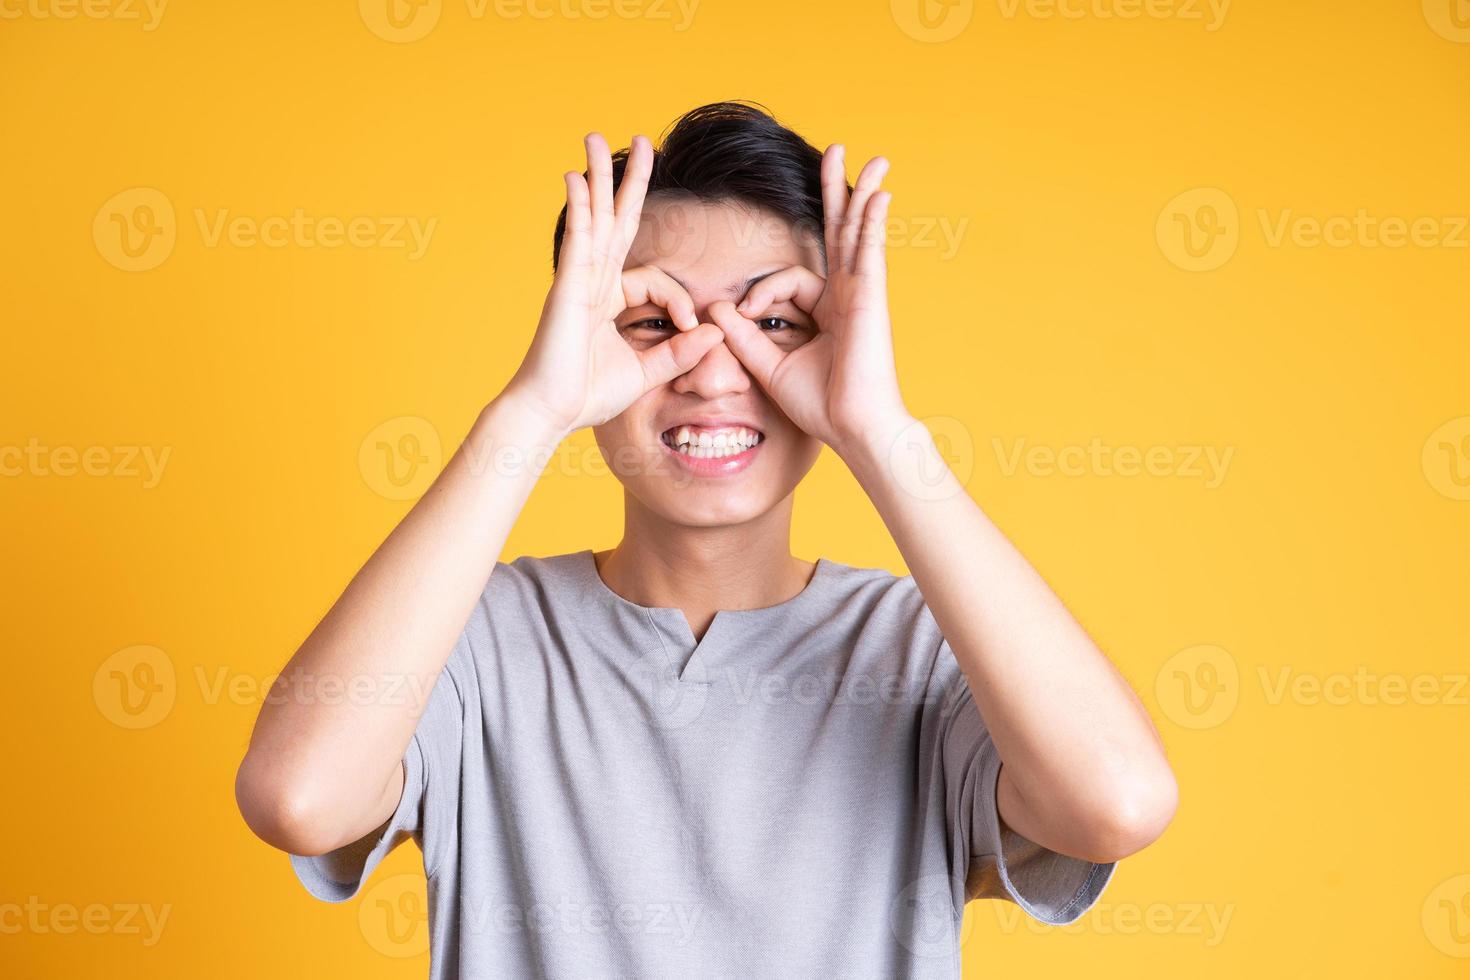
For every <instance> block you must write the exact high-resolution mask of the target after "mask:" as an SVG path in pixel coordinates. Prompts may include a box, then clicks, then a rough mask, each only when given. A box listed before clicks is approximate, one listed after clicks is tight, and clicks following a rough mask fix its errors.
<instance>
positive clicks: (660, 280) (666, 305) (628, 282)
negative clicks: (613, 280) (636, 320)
mask: <svg viewBox="0 0 1470 980" xmlns="http://www.w3.org/2000/svg"><path fill="white" fill-rule="evenodd" d="M623 301H624V302H625V303H626V304H627V305H626V306H625V307H624V309H629V310H631V309H633V308H634V307H636V306H644V305H647V304H649V303H652V304H653V305H654V306H657V307H659V308H660V309H664V310H667V311H668V313H669V317H670V318H671V319H672V320H673V321H674V326H676V327H678V328H679V329H680V330H687V331H692V330H693V329H694V328H695V327H697V326H699V318H698V317H696V316H695V315H694V300H693V299H692V298H690V296H689V293H688V292H686V291H685V289H684V287H683V286H681V285H679V284H678V283H677V282H676V281H674V277H673V276H671V275H669V274H668V273H667V272H665V271H663V270H662V269H658V268H655V267H654V266H651V265H644V266H639V267H638V268H636V269H628V270H626V271H624V272H623Z"/></svg>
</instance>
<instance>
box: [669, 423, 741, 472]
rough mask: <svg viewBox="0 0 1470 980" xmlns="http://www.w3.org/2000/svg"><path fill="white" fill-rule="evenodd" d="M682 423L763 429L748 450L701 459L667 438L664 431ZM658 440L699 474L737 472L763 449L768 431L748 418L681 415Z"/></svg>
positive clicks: (679, 461) (708, 426)
mask: <svg viewBox="0 0 1470 980" xmlns="http://www.w3.org/2000/svg"><path fill="white" fill-rule="evenodd" d="M681 425H698V426H703V427H705V428H710V429H715V428H736V427H739V426H744V427H745V428H747V429H754V430H755V431H756V432H759V433H760V434H761V439H760V442H757V443H756V444H755V445H754V446H751V447H750V448H749V449H747V450H745V451H744V452H740V453H736V454H735V455H734V456H721V457H719V458H718V459H700V458H698V457H695V456H686V455H685V454H684V453H681V452H679V451H678V450H677V449H675V448H674V447H673V446H670V445H669V444H668V443H666V442H664V438H663V437H664V433H665V432H668V431H669V429H676V428H678V427H679V426H681ZM658 444H659V445H660V446H662V447H663V451H664V452H666V453H668V454H669V455H670V456H672V457H674V461H675V462H676V463H678V464H679V465H680V466H682V467H684V469H685V470H686V471H687V472H689V473H692V474H693V475H695V476H710V477H715V476H734V475H735V474H736V473H739V472H740V471H741V470H743V469H745V468H746V467H747V466H749V465H750V464H751V463H753V462H754V461H755V454H756V453H758V452H760V451H761V447H762V446H764V445H765V444H766V433H765V430H764V429H762V428H760V426H757V425H754V424H752V423H750V422H748V421H746V420H744V419H735V418H725V417H721V418H711V417H709V416H705V417H703V418H699V417H694V418H681V419H680V420H679V421H677V422H675V423H674V424H673V425H670V426H668V427H667V428H663V429H660V430H659V433H658Z"/></svg>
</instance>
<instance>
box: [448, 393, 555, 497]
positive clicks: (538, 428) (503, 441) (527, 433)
mask: <svg viewBox="0 0 1470 980" xmlns="http://www.w3.org/2000/svg"><path fill="white" fill-rule="evenodd" d="M567 435H568V429H567V428H566V427H565V426H564V425H562V424H561V423H559V422H557V421H555V420H554V419H552V418H550V417H549V416H548V415H547V414H546V412H545V411H544V410H543V409H541V408H539V407H538V406H536V405H535V404H533V403H531V402H528V401H523V400H522V399H520V398H519V397H516V396H513V395H508V394H506V393H502V394H500V395H498V396H496V397H495V398H494V399H493V400H492V401H491V402H490V403H489V404H488V405H486V406H485V407H484V408H483V409H481V410H480V415H479V417H478V418H476V419H475V423H474V426H473V427H472V428H471V430H470V433H469V436H468V438H467V439H466V440H465V442H466V447H465V449H466V459H467V460H468V462H469V464H470V468H471V472H473V473H476V474H481V475H483V474H486V473H493V474H495V475H497V476H500V477H520V476H526V475H530V476H532V477H539V476H540V475H541V473H542V471H543V470H545V469H546V467H547V465H548V464H549V463H550V462H551V458H552V456H553V455H554V454H555V453H556V448H557V446H558V445H560V444H561V441H562V439H564V438H565V437H566V436H567Z"/></svg>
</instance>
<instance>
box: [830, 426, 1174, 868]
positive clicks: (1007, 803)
mask: <svg viewBox="0 0 1470 980" xmlns="http://www.w3.org/2000/svg"><path fill="white" fill-rule="evenodd" d="M915 437H917V438H915ZM906 438H908V439H912V440H913V444H912V447H911V449H910V450H909V451H905V452H901V453H897V454H890V453H888V452H880V451H878V450H877V449H876V448H874V447H873V446H870V445H863V444H860V445H858V446H856V447H845V448H844V451H843V455H844V459H846V460H847V461H848V463H849V465H850V466H851V467H852V469H853V472H854V474H855V475H856V476H857V479H858V481H859V483H860V484H861V485H862V486H863V488H864V489H865V490H866V491H867V493H868V495H869V497H870V498H871V499H872V500H873V502H874V505H875V506H876V507H877V509H878V511H879V513H880V515H881V516H882V518H883V520H884V523H885V524H886V525H887V527H888V529H889V531H890V533H891V534H892V535H893V538H894V541H895V543H896V544H897V545H898V547H899V550H900V552H902V554H903V556H904V560H905V561H906V562H907V564H908V566H909V570H910V572H911V573H912V575H913V576H914V581H915V583H916V584H917V585H918V587H919V590H920V592H921V593H922V594H923V596H924V599H925V602H926V604H927V605H928V606H929V609H930V611H931V612H932V613H933V614H934V618H935V620H936V622H937V623H938V624H939V627H940V630H941V631H942V632H943V634H944V636H945V638H946V639H947V640H948V641H949V645H950V647H951V648H952V649H953V650H954V653H955V659H956V660H957V661H958V662H959V665H960V667H961V668H962V669H963V671H964V674H965V677H966V679H967V681H968V683H969V685H970V689H971V691H972V692H973V694H974V697H975V702H976V705H977V706H978V707H979V709H980V712H981V714H982V715H983V716H984V718H985V722H986V725H987V727H988V729H989V731H990V733H991V737H992V739H993V740H994V743H995V746H996V750H997V752H998V753H999V754H1000V757H1001V760H1002V761H1003V763H1004V769H1003V779H1002V784H1003V786H1002V796H1003V797H1004V796H1007V795H1009V794H1008V793H1007V790H1006V787H1005V785H1004V784H1005V783H1007V782H1008V783H1009V784H1010V790H1011V791H1012V792H1013V794H1014V795H1011V796H1010V798H1009V799H1002V801H1001V805H1002V808H1003V809H1004V810H1006V816H1007V818H1008V822H1009V823H1010V824H1011V825H1012V826H1014V827H1015V829H1016V830H1018V831H1020V832H1021V833H1022V834H1024V835H1025V836H1027V837H1030V838H1031V839H1032V840H1035V841H1037V842H1038V843H1041V844H1043V845H1046V846H1050V847H1052V848H1053V849H1056V850H1062V851H1068V852H1073V853H1077V852H1083V851H1097V850H1098V849H1099V847H1102V846H1116V845H1115V844H1108V843H1106V842H1117V841H1119V840H1121V839H1127V838H1130V837H1131V838H1135V839H1136V838H1138V837H1140V836H1145V837H1146V836H1147V835H1148V833H1149V827H1150V825H1151V824H1153V823H1157V822H1158V821H1160V820H1162V821H1163V822H1167V820H1168V819H1169V816H1170V815H1172V808H1173V802H1172V800H1173V794H1174V793H1175V786H1174V783H1173V776H1172V773H1171V772H1170V769H1169V766H1168V763H1167V761H1166V759H1165V756H1164V752H1163V746H1162V742H1161V741H1160V739H1159V736H1158V732H1157V730H1156V729H1155V728H1154V725H1153V722H1152V721H1151V720H1150V719H1149V717H1148V714H1147V712H1146V710H1145V709H1144V707H1143V705H1142V704H1141V703H1140V701H1139V700H1138V697H1137V695H1135V694H1134V692H1133V690H1132V689H1131V688H1130V687H1129V686H1128V683H1127V682H1126V680H1125V679H1124V678H1123V677H1122V675H1121V674H1119V673H1118V671H1117V670H1116V669H1115V668H1114V666H1113V665H1112V663H1111V662H1110V661H1109V660H1108V659H1107V657H1106V656H1105V655H1104V654H1103V653H1102V651H1100V650H1099V649H1098V648H1097V646H1096V645H1095V644H1094V643H1093V642H1092V640H1091V639H1090V638H1089V637H1088V635H1087V633H1086V631H1085V630H1084V629H1083V628H1082V626H1081V625H1080V624H1079V623H1078V622H1077V621H1076V620H1075V619H1074V618H1073V617H1072V615H1071V614H1070V613H1069V612H1068V611H1067V609H1066V607H1065V606H1064V605H1063V604H1062V602H1061V600H1059V599H1058V598H1057V596H1056V595H1055V593H1053V592H1052V590H1051V589H1050V587H1048V586H1047V584H1046V582H1045V581H1044V580H1043V579H1042V578H1041V576H1040V574H1038V573H1037V571H1036V570H1035V569H1034V568H1033V567H1032V566H1031V564H1030V563H1029V562H1027V561H1026V559H1025V558H1024V557H1023V556H1022V555H1021V554H1020V552H1018V551H1017V550H1016V548H1015V547H1014V546H1013V545H1012V544H1011V543H1010V541H1008V540H1007V539H1006V537H1005V535H1004V534H1002V533H1001V532H1000V530H999V529H998V528H996V526H995V525H994V524H993V523H992V522H991V521H990V519H989V518H988V517H987V516H986V515H985V514H984V512H983V511H982V510H981V509H980V507H979V506H978V505H977V504H976V503H975V501H974V500H973V499H971V498H970V496H969V494H968V493H966V492H965V490H964V487H963V486H962V485H961V484H960V483H959V481H958V479H957V478H956V477H955V476H954V474H953V472H952V471H950V469H949V467H948V465H947V464H946V462H945V461H944V459H943V457H942V456H941V455H940V453H939V452H938V450H937V448H936V447H935V446H934V444H933V442H932V440H931V439H930V438H929V435H928V433H927V431H926V430H925V429H924V428H923V427H922V426H912V427H910V428H909V429H908V433H907V436H906ZM872 441H873V442H877V441H878V440H872ZM924 473H927V474H935V473H938V474H940V476H941V480H940V481H939V482H938V483H935V482H933V480H932V477H931V479H930V481H929V482H924V481H922V480H921V479H920V475H921V474H924ZM1159 829H1162V828H1161V827H1160V828H1159ZM1099 842H1104V843H1099Z"/></svg>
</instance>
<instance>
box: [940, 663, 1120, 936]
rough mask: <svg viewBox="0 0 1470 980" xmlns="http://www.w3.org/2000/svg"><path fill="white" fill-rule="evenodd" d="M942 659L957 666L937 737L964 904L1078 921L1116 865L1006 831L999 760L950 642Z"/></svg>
mask: <svg viewBox="0 0 1470 980" xmlns="http://www.w3.org/2000/svg"><path fill="white" fill-rule="evenodd" d="M940 657H941V660H942V661H943V660H946V659H947V661H948V664H951V665H954V666H953V668H952V670H942V671H941V672H942V673H943V674H945V675H946V676H947V677H948V678H949V683H948V684H947V686H946V689H945V694H944V698H943V708H942V710H941V717H940V733H941V735H940V737H941V739H942V747H941V755H942V758H943V772H944V784H945V790H944V801H945V817H946V822H947V827H948V830H949V833H950V839H951V841H952V843H953V852H952V853H953V854H954V867H953V868H952V872H953V873H954V875H955V877H956V879H957V881H956V885H957V886H962V887H963V894H964V896H965V901H967V902H968V901H970V900H972V899H977V898H998V899H1003V900H1005V901H1010V902H1014V903H1015V904H1017V905H1019V906H1020V907H1021V908H1022V909H1024V910H1025V912H1026V913H1027V914H1028V915H1030V916H1031V917H1032V918H1034V919H1036V920H1038V921H1040V922H1045V923H1048V924H1050V925H1066V924H1067V923H1069V922H1075V921H1076V920H1078V919H1080V918H1081V917H1082V916H1083V914H1084V913H1086V912H1087V910H1088V909H1089V908H1091V907H1092V906H1093V905H1094V904H1096V902H1097V900H1098V898H1099V897H1100V896H1101V895H1102V892H1103V889H1104V888H1105V887H1106V886H1107V884H1108V882H1109V880H1111V878H1112V876H1113V871H1114V870H1115V868H1116V866H1117V863H1116V862H1108V863H1107V864H1098V863H1094V862H1092V861H1087V860H1084V859H1082V858H1076V857H1071V856H1068V855H1065V854H1060V853H1058V852H1056V851H1053V850H1050V849H1048V848H1046V847H1043V846H1042V845H1040V844H1037V843H1035V842H1034V841H1031V840H1028V839H1027V838H1025V837H1023V836H1021V835H1020V834H1018V833H1016V832H1015V831H1014V830H1012V829H1011V828H1009V827H1002V826H1001V820H1000V811H999V809H998V806H997V801H996V787H997V785H998V781H999V779H1000V766H1001V759H1000V755H999V753H997V752H996V749H995V744H994V743H993V742H992V741H991V738H990V732H989V731H987V730H986V728H985V722H984V720H983V719H982V718H981V715H980V710H979V708H978V706H977V705H976V704H975V698H974V695H973V694H972V693H971V691H970V686H969V684H968V683H967V682H966V681H965V677H964V674H963V673H962V672H960V670H959V667H958V665H957V664H955V662H954V654H953V652H952V651H951V650H950V649H949V644H948V643H947V642H944V643H941V646H940ZM943 666H947V665H945V664H941V667H943Z"/></svg>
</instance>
